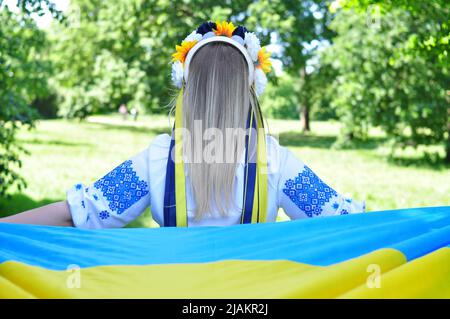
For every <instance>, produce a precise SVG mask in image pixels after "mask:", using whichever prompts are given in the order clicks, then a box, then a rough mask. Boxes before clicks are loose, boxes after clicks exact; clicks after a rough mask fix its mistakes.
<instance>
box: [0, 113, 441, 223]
mask: <svg viewBox="0 0 450 319" xmlns="http://www.w3.org/2000/svg"><path fill="white" fill-rule="evenodd" d="M298 128H299V123H298V121H286V120H269V129H270V132H271V133H272V134H274V135H278V136H279V138H280V143H281V144H282V145H284V146H287V147H289V148H290V149H291V150H292V151H293V152H294V153H295V154H296V155H297V156H298V157H299V158H301V159H302V160H303V161H304V162H305V163H306V164H308V165H309V166H310V167H311V168H312V169H313V170H314V171H315V172H316V173H317V174H318V175H319V176H320V177H321V178H322V179H323V180H324V181H326V182H327V183H328V184H330V186H332V187H333V188H335V189H337V190H338V191H339V192H341V193H343V194H346V195H348V196H351V197H353V198H354V199H357V200H362V199H366V203H367V209H368V210H371V211H374V210H385V209H395V208H406V207H420V206H438V205H450V196H449V194H450V182H449V181H450V169H449V168H448V167H445V166H443V165H439V164H434V165H433V164H430V163H429V162H423V161H422V160H420V156H419V155H420V154H419V155H418V152H417V151H416V152H412V151H410V150H406V151H405V152H404V154H405V155H404V157H403V158H402V159H401V160H397V161H390V160H387V157H386V152H387V149H386V148H385V147H384V146H383V145H384V141H385V138H384V137H383V135H382V134H381V133H380V132H378V131H376V130H373V131H372V132H371V138H370V139H369V140H368V141H367V142H364V143H360V144H359V145H358V148H357V149H346V150H336V149H333V148H332V145H333V143H334V142H335V140H336V136H337V133H338V132H339V125H338V124H337V123H333V122H313V123H312V129H313V133H311V134H302V133H301V132H300V131H299V130H298ZM164 132H167V133H169V132H170V127H169V122H168V118H167V117H166V116H152V117H142V118H141V119H140V120H139V121H138V122H133V121H126V122H124V121H122V119H120V118H119V117H117V116H96V117H92V118H90V119H89V121H87V122H78V121H66V120H45V121H40V122H39V123H38V124H37V127H36V129H34V130H31V131H28V130H22V131H20V132H19V134H18V139H19V141H20V142H21V143H22V145H23V146H24V147H25V148H26V149H27V150H29V151H30V153H31V154H30V155H26V156H23V157H22V159H23V167H22V169H21V174H22V175H23V177H25V179H26V181H27V183H28V188H27V189H26V190H25V191H23V192H21V193H19V192H17V191H14V190H12V192H11V193H12V194H11V195H12V196H11V197H10V198H0V216H7V215H10V214H14V213H18V212H21V211H23V210H27V209H31V208H34V207H38V206H41V205H44V204H47V203H51V202H53V201H59V200H63V199H64V198H65V191H66V190H67V189H68V188H70V187H71V186H72V185H73V184H74V183H76V182H83V183H91V182H93V181H95V180H96V179H97V178H99V177H101V176H103V174H105V173H107V172H108V171H109V170H110V169H111V168H113V167H115V166H116V165H117V164H119V163H121V162H122V161H123V160H125V159H127V158H128V157H131V156H132V155H134V154H136V153H137V152H139V151H140V150H142V149H144V148H146V147H147V146H148V145H149V144H150V143H151V141H152V140H153V138H154V137H155V136H156V135H158V134H161V133H164ZM149 217H150V213H149V212H147V213H146V214H144V215H143V216H142V217H141V218H139V219H138V220H137V221H136V222H134V223H133V224H132V225H131V226H134V227H136V226H146V227H148V226H154V225H155V224H154V223H153V222H151V221H150V218H149ZM283 219H284V218H283Z"/></svg>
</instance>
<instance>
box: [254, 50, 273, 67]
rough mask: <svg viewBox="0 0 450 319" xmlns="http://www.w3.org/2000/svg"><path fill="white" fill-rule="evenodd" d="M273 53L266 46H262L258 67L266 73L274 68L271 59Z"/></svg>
mask: <svg viewBox="0 0 450 319" xmlns="http://www.w3.org/2000/svg"><path fill="white" fill-rule="evenodd" d="M271 55H272V54H271V53H270V52H267V50H266V47H262V48H261V50H259V52H258V65H257V66H256V67H257V68H260V69H261V70H263V72H264V73H268V72H269V71H270V69H271V68H272V62H270V60H269V58H270V56H271Z"/></svg>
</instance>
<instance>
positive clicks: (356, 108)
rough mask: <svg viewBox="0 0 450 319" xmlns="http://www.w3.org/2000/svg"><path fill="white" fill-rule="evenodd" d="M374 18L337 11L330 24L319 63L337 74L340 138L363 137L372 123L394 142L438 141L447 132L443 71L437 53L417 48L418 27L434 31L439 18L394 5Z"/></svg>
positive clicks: (335, 104)
mask: <svg viewBox="0 0 450 319" xmlns="http://www.w3.org/2000/svg"><path fill="white" fill-rule="evenodd" d="M441 10H446V9H445V8H444V7H442V8H441ZM377 19H378V23H376V24H375V25H367V14H366V13H365V12H361V11H358V10H339V11H338V13H337V14H336V16H335V19H334V21H333V22H332V24H331V28H332V29H333V30H334V31H336V33H337V36H336V37H335V38H334V39H333V45H332V46H330V47H329V48H328V49H327V50H326V52H325V54H324V55H323V59H322V61H323V63H325V64H327V63H328V64H330V65H331V66H332V67H333V68H334V70H335V71H336V72H337V77H336V78H335V80H334V81H332V82H331V84H330V89H331V90H332V91H333V94H334V95H335V97H336V98H335V99H334V100H333V101H332V106H333V107H334V108H335V109H336V112H337V114H338V116H340V118H341V119H342V121H343V124H344V125H343V128H344V134H343V136H345V137H347V140H348V139H349V138H351V137H354V136H356V137H362V138H364V137H365V135H366V133H367V128H368V126H369V125H375V126H380V127H381V128H383V129H384V130H385V131H386V133H387V134H388V136H390V137H391V138H392V139H393V141H394V142H395V145H397V146H407V145H411V146H418V145H430V144H435V143H442V142H443V141H444V140H445V138H446V134H448V133H447V130H448V113H447V112H448V100H447V96H446V85H447V84H446V83H447V79H448V69H447V66H446V65H445V64H446V63H443V61H442V58H437V57H438V56H439V54H433V53H430V54H426V51H423V50H417V46H418V44H419V43H421V40H420V39H421V38H423V36H424V35H423V34H422V33H423V31H422V29H423V28H424V26H428V27H427V28H428V29H430V30H439V29H441V28H442V26H441V24H442V22H441V21H440V20H439V19H435V20H432V19H430V16H427V15H426V14H423V15H419V14H417V15H415V14H411V12H410V11H408V10H405V9H398V8H395V7H392V8H390V9H389V11H386V12H383V14H380V15H379V16H378V17H377ZM439 41H448V38H447V40H443V39H441V40H439ZM447 157H448V150H447Z"/></svg>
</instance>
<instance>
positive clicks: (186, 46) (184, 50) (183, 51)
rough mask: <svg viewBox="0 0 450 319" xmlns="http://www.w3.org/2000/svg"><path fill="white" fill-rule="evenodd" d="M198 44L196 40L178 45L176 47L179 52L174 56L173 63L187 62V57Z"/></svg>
mask: <svg viewBox="0 0 450 319" xmlns="http://www.w3.org/2000/svg"><path fill="white" fill-rule="evenodd" d="M196 43H197V41H196V40H194V41H183V42H181V45H177V46H176V47H175V48H176V50H177V52H175V53H174V54H172V61H180V62H181V63H184V61H185V60H186V55H187V54H188V52H189V50H190V49H192V47H193V46H194V45H195V44H196Z"/></svg>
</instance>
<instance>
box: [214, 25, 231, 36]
mask: <svg viewBox="0 0 450 319" xmlns="http://www.w3.org/2000/svg"><path fill="white" fill-rule="evenodd" d="M234 29H236V27H235V26H234V25H233V22H227V21H222V22H216V29H215V30H214V33H215V35H224V36H227V37H229V38H231V36H232V35H233V31H234Z"/></svg>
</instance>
